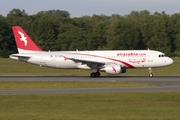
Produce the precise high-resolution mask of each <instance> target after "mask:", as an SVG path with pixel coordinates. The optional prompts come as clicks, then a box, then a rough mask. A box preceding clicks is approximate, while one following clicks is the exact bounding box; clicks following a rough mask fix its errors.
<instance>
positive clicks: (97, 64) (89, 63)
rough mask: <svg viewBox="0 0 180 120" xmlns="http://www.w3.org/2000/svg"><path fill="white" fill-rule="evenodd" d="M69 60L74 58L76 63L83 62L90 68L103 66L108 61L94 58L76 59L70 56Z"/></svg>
mask: <svg viewBox="0 0 180 120" xmlns="http://www.w3.org/2000/svg"><path fill="white" fill-rule="evenodd" d="M68 60H72V61H74V62H76V63H78V62H79V63H81V64H82V65H84V64H86V65H87V66H89V67H90V68H102V67H103V66H104V65H105V64H106V63H105V62H100V61H93V60H83V59H75V58H68Z"/></svg>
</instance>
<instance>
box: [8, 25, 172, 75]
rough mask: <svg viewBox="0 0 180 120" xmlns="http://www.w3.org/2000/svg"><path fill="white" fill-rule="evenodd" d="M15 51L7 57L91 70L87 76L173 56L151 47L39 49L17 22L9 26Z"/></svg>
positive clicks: (158, 63) (151, 63) (167, 60)
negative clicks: (132, 48)
mask: <svg viewBox="0 0 180 120" xmlns="http://www.w3.org/2000/svg"><path fill="white" fill-rule="evenodd" d="M12 29H13V33H14V36H15V40H16V44H17V49H18V52H19V53H17V54H11V55H10V58H12V59H15V60H19V61H22V62H27V63H31V64H36V65H40V66H45V67H52V68H59V69H87V70H92V73H91V74H90V76H91V77H93V78H94V77H100V71H102V72H106V73H108V74H121V73H126V71H127V69H129V68H149V72H150V74H149V76H153V74H152V70H151V68H155V67H164V66H168V65H171V64H172V63H173V60H172V59H171V58H169V57H167V56H166V55H165V54H164V53H162V52H159V51H154V50H104V51H52V52H51V51H43V50H41V49H40V48H39V47H38V46H37V45H36V44H35V43H34V42H33V41H32V39H31V38H30V37H29V36H28V35H27V34H26V32H25V31H24V30H23V29H22V28H21V27H20V26H13V27H12Z"/></svg>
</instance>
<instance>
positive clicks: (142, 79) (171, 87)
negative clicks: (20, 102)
mask: <svg viewBox="0 0 180 120" xmlns="http://www.w3.org/2000/svg"><path fill="white" fill-rule="evenodd" d="M3 81H6V82H16V81H18V82H32V81H42V82H45V81H54V82H63V81H66V82H72V81H74V82H136V83H152V84H157V86H152V87H150V86H144V87H112V88H65V89H64V88H63V89H61V88H60V89H20V90H0V94H59V93H111V92H164V91H180V76H155V77H148V76H101V77H99V78H91V77H89V76H0V82H3Z"/></svg>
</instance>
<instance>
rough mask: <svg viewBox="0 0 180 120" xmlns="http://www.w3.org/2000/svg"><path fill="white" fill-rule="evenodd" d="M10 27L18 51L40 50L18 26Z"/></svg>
mask: <svg viewBox="0 0 180 120" xmlns="http://www.w3.org/2000/svg"><path fill="white" fill-rule="evenodd" d="M12 29H13V33H14V36H15V40H16V45H17V48H18V52H19V53H28V52H38V51H39V52H40V51H42V50H41V49H40V48H39V47H38V46H37V45H36V44H35V43H34V42H33V41H32V39H31V38H30V37H29V36H28V35H27V34H26V32H24V30H23V29H22V28H21V27H20V26H13V27H12Z"/></svg>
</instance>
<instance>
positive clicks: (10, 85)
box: [0, 82, 155, 90]
mask: <svg viewBox="0 0 180 120" xmlns="http://www.w3.org/2000/svg"><path fill="white" fill-rule="evenodd" d="M132 86H155V85H153V84H150V83H130V82H0V90H1V89H43V88H100V87H132Z"/></svg>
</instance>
